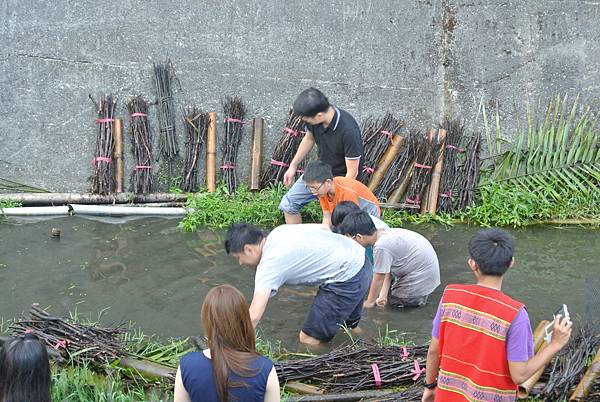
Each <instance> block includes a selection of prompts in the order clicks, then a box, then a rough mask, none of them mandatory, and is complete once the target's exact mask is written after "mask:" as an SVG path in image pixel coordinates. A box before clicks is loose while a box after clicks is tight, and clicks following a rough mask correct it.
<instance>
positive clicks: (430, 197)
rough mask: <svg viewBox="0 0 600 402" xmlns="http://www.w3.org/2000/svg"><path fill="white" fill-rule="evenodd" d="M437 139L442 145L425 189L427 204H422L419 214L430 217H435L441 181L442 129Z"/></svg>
mask: <svg viewBox="0 0 600 402" xmlns="http://www.w3.org/2000/svg"><path fill="white" fill-rule="evenodd" d="M433 135H434V134H433V133H431V134H430V141H433ZM437 137H438V139H439V141H440V142H441V144H442V148H441V151H440V155H439V157H438V160H437V162H436V163H435V166H434V167H433V173H432V174H431V182H430V183H429V188H428V189H427V196H426V199H427V202H424V203H423V206H422V208H421V213H423V212H429V213H430V214H431V215H435V211H436V210H437V203H438V195H439V193H440V180H441V179H442V166H443V163H444V143H445V141H446V130H444V129H443V128H441V129H439V130H437Z"/></svg>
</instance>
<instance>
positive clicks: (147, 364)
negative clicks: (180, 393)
mask: <svg viewBox="0 0 600 402" xmlns="http://www.w3.org/2000/svg"><path fill="white" fill-rule="evenodd" d="M119 366H121V367H124V368H130V369H133V370H135V371H136V372H138V373H139V374H141V375H142V376H143V377H147V378H166V379H169V380H174V379H175V374H176V373H177V370H175V369H172V368H171V367H166V366H163V365H162V364H158V363H154V362H151V361H148V360H137V359H132V358H129V357H124V358H122V359H121V360H120V361H119Z"/></svg>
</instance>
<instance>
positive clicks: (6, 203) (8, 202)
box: [0, 198, 23, 209]
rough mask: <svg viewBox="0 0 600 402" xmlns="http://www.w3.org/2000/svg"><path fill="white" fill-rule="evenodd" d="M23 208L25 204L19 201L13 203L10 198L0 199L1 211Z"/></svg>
mask: <svg viewBox="0 0 600 402" xmlns="http://www.w3.org/2000/svg"><path fill="white" fill-rule="evenodd" d="M22 206H23V204H21V203H20V202H18V201H13V200H11V199H8V198H4V199H0V209H2V208H19V207H22Z"/></svg>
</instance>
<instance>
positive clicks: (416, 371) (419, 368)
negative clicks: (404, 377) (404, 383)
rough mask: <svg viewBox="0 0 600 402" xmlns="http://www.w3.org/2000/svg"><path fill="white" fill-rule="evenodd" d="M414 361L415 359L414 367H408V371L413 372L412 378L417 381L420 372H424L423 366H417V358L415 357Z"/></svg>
mask: <svg viewBox="0 0 600 402" xmlns="http://www.w3.org/2000/svg"><path fill="white" fill-rule="evenodd" d="M414 361H415V368H413V369H410V372H411V373H413V374H414V376H413V378H412V380H413V381H417V380H418V379H419V377H421V374H423V373H424V372H425V367H423V368H421V366H419V362H418V361H417V359H415V360H414Z"/></svg>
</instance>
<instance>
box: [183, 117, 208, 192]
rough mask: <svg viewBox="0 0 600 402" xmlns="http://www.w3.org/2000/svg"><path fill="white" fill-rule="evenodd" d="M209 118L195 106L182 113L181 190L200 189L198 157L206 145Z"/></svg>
mask: <svg viewBox="0 0 600 402" xmlns="http://www.w3.org/2000/svg"><path fill="white" fill-rule="evenodd" d="M208 124H209V116H208V113H207V112H203V111H202V110H200V109H199V108H197V107H196V106H192V107H190V108H188V109H187V110H185V111H184V113H183V125H184V126H185V132H186V136H187V141H186V143H185V161H184V164H183V175H182V176H181V189H182V190H183V191H187V192H192V191H197V190H198V189H199V188H200V175H199V174H198V173H199V170H200V157H201V155H202V147H203V146H204V144H205V143H206V135H207V133H208Z"/></svg>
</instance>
